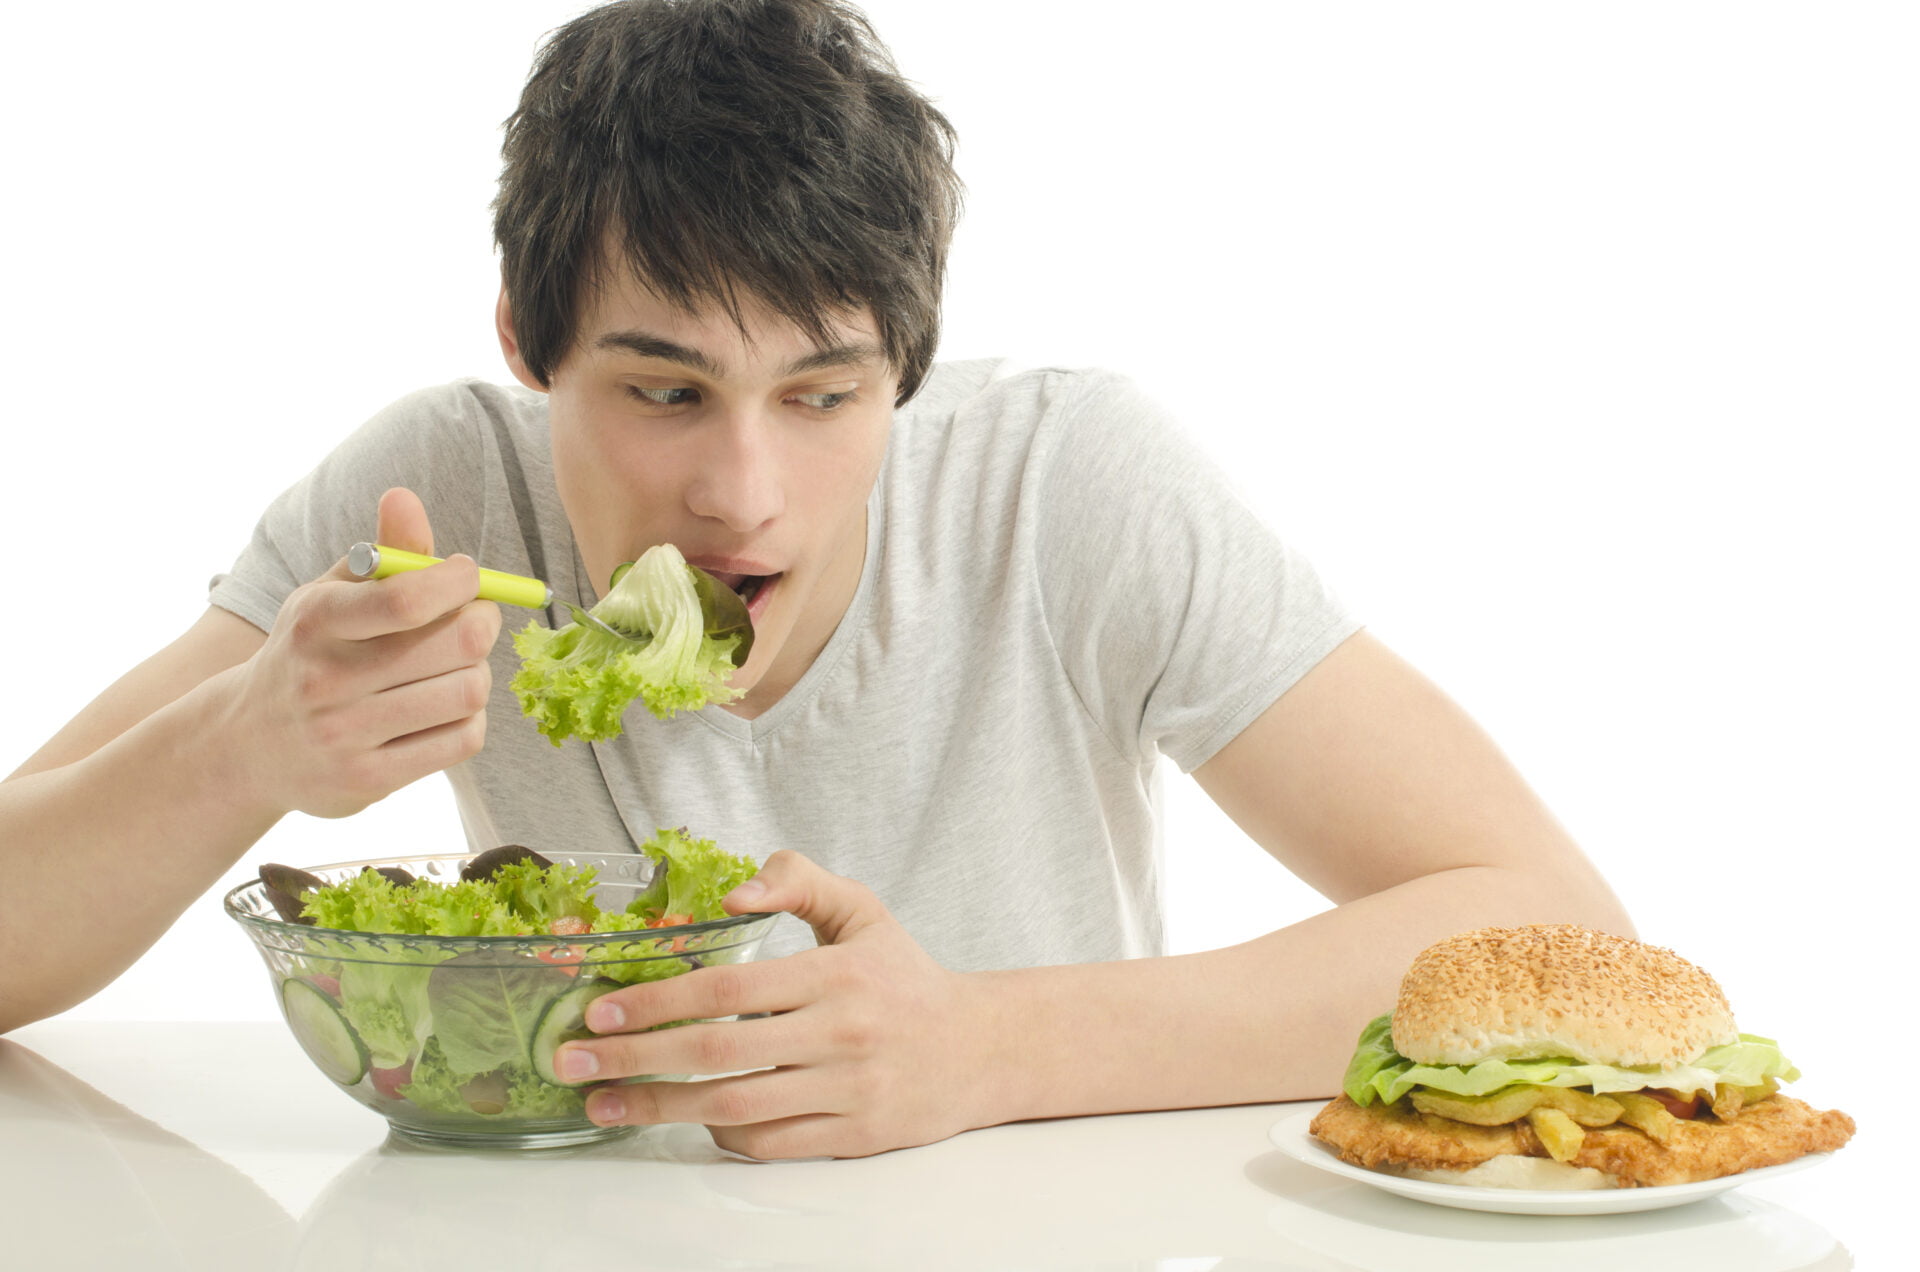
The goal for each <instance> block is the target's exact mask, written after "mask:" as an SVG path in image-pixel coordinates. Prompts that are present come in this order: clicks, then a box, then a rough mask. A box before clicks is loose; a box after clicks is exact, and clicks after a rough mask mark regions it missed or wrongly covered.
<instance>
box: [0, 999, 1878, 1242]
mask: <svg viewBox="0 0 1920 1272" xmlns="http://www.w3.org/2000/svg"><path fill="white" fill-rule="evenodd" d="M1310 1107H1312V1106H1310V1105H1279V1104H1276V1105H1248V1106H1241V1107H1237V1108H1224V1109H1198V1110H1189V1111H1182V1112H1171V1113H1139V1114H1131V1115H1126V1116H1117V1117H1089V1118H1073V1119H1064V1120H1059V1121H1048V1122H1027V1123H1020V1124H1016V1125H1012V1126H1001V1127H993V1128H989V1129H987V1130H981V1131H974V1132H971V1133H969V1134H965V1135H960V1136H956V1137H955V1138H953V1139H950V1140H947V1141H945V1142H943V1143H940V1144H933V1145H929V1146H927V1147H924V1148H916V1149H907V1150H903V1151H900V1152H895V1153H887V1154H882V1155H880V1156H878V1157H872V1158H864V1159H857V1160H848V1161H810V1162H780V1163H762V1162H749V1161H746V1160H744V1159H741V1158H737V1157H734V1156H732V1155H730V1154H727V1153H724V1152H721V1151H720V1150H718V1149H716V1148H715V1147H714V1145H713V1143H712V1141H711V1140H710V1139H709V1138H708V1136H707V1133H706V1131H705V1130H704V1129H702V1128H701V1127H698V1126H669V1127H657V1128H649V1129H645V1130H642V1131H640V1132H638V1133H636V1134H634V1135H632V1136H629V1137H627V1138H626V1139H624V1140H621V1141H619V1142H617V1143H614V1144H611V1145H599V1146H595V1147H591V1148H587V1149H581V1150H571V1151H562V1152H542V1153H523V1154H514V1153H471V1154H461V1153H448V1152H441V1151H433V1150H421V1149H413V1148H410V1147H407V1146H405V1145H403V1144H400V1143H398V1142H389V1141H388V1139H387V1136H386V1128H385V1123H384V1122H382V1121H381V1119H380V1118H379V1117H377V1116H376V1115H375V1114H373V1113H371V1112H369V1111H368V1110H366V1109H363V1108H361V1107H360V1106H359V1105H358V1104H355V1103H354V1102H353V1101H352V1100H350V1099H349V1098H348V1097H346V1096H345V1095H343V1094H341V1093H340V1092H338V1091H336V1090H335V1089H334V1088H333V1087H332V1086H331V1085H330V1084H329V1083H328V1082H327V1081H326V1080H325V1079H324V1078H322V1077H321V1076H320V1075H319V1074H318V1073H317V1072H316V1071H315V1070H314V1069H313V1067H312V1066H311V1065H310V1064H309V1063H308V1062H307V1060H306V1059H305V1057H304V1056H302V1055H301V1054H300V1053H299V1052H298V1050H297V1049H296V1048H295V1046H294V1044H293V1042H292V1039H291V1038H290V1036H289V1035H288V1034H287V1031H286V1029H285V1028H284V1026H282V1025H280V1024H279V1023H277V1022H271V1023H268V1022H262V1023H225V1024H189V1023H138V1024H107V1023H101V1022H94V1021H61V1020H58V1019H56V1020H52V1021H46V1022H42V1023H40V1024H37V1025H32V1026H29V1027H27V1028H25V1029H21V1030H18V1031H16V1032H15V1033H14V1034H12V1035H11V1036H10V1037H9V1038H8V1039H5V1040H0V1219H4V1228H3V1229H0V1266H5V1267H8V1268H13V1267H18V1268H22V1269H25V1268H33V1269H36V1270H37V1269H49V1268H116V1269H118V1268H140V1269H143V1270H149V1269H176V1268H177V1269H183V1270H190V1272H217V1270H220V1269H228V1268H232V1269H247V1270H248V1272H262V1270H266V1269H279V1268H299V1269H323V1270H324V1272H345V1270H347V1269H394V1270H395V1272H418V1270H420V1269H437V1268H447V1269H454V1268H458V1269H462V1272H470V1270H472V1269H481V1268H501V1269H512V1270H514V1272H535V1270H536V1269H550V1268H551V1269H559V1268H567V1269H581V1268H608V1269H612V1268H622V1269H628V1268H633V1269H656V1268H657V1269H673V1270H674V1272H697V1270H699V1269H708V1268H713V1269H721V1268H726V1269H800V1268H829V1269H835V1270H836V1272H857V1270H860V1269H886V1270H888V1272H895V1270H902V1272H923V1270H925V1272H934V1270H938V1269H1000V1268H1005V1269H1065V1268H1072V1269H1076V1270H1078V1272H1091V1270H1102V1272H1104V1270H1106V1269H1114V1270H1119V1269H1126V1270H1127V1272H1210V1270H1218V1272H1242V1270H1247V1269H1283V1268H1284V1269H1369V1270H1378V1272H1452V1270H1454V1269H1459V1270H1461V1272H1500V1270H1502V1269H1508V1268H1512V1269H1525V1272H1541V1269H1552V1270H1553V1272H1587V1270H1588V1269H1596V1270H1597V1269H1606V1270H1607V1272H1621V1270H1623V1269H1624V1270H1627V1272H1652V1270H1655V1269H1665V1268H1676V1269H1686V1272H1722V1270H1725V1272H1790V1270H1797V1269H1803V1268H1819V1269H1829V1268H1850V1267H1853V1266H1855V1260H1856V1259H1857V1260H1858V1266H1860V1267H1863V1268H1899V1267H1911V1266H1914V1265H1913V1264H1911V1263H1909V1262H1907V1261H1906V1260H1907V1258H1908V1257H1909V1256H1910V1255H1911V1249H1910V1247H1908V1246H1907V1243H1906V1241H1905V1240H1904V1239H1903V1237H1902V1234H1901V1233H1899V1232H1898V1231H1897V1230H1896V1228H1895V1226H1894V1223H1893V1221H1892V1220H1891V1219H1887V1220H1885V1221H1882V1220H1881V1218H1880V1216H1882V1215H1884V1214H1887V1213H1888V1212H1889V1211H1897V1210H1898V1209H1900V1208H1904V1206H1905V1204H1906V1203H1905V1202H1904V1201H1903V1200H1902V1199H1901V1198H1900V1197H1898V1196H1897V1195H1895V1194H1894V1193H1893V1192H1892V1191H1891V1190H1890V1189H1888V1190H1880V1189H1878V1188H1877V1187H1876V1185H1877V1184H1878V1183H1879V1182H1881V1181H1882V1180H1884V1179H1885V1178H1886V1176H1885V1175H1883V1174H1881V1172H1880V1171H1879V1170H1878V1169H1876V1166H1877V1163H1876V1161H1875V1160H1874V1158H1873V1157H1872V1156H1871V1155H1870V1154H1871V1152H1872V1147H1871V1143H1870V1139H1869V1141H1868V1142H1865V1143H1856V1144H1855V1145H1852V1146H1850V1147H1849V1148H1847V1149H1846V1150H1844V1151H1843V1152H1841V1153H1840V1154H1838V1155H1836V1156H1835V1157H1834V1158H1833V1159H1832V1160H1829V1161H1827V1162H1824V1163H1823V1164H1821V1165H1820V1166H1818V1167H1816V1168H1814V1169H1810V1170H1806V1171H1803V1172H1801V1173H1799V1174H1795V1175H1791V1176H1788V1177H1785V1178H1782V1179H1777V1180H1774V1181H1772V1182H1770V1183H1765V1184H1761V1185H1755V1186H1753V1187H1749V1188H1741V1189H1738V1190H1735V1191H1733V1192H1730V1193H1727V1194H1724V1195H1723V1196H1721V1197H1719V1198H1715V1199H1712V1200H1709V1201H1704V1202H1699V1203H1696V1204H1693V1205H1688V1206H1684V1207H1679V1208H1675V1209H1671V1210H1661V1211H1651V1212H1647V1213H1642V1214H1627V1215H1612V1216H1594V1217H1576V1218H1567V1217H1542V1216H1512V1215H1494V1214H1480V1213H1475V1212H1471V1211H1464V1210H1454V1209H1449V1208H1443V1207H1438V1206H1430V1205H1424V1204H1422V1203H1420V1202H1417V1201H1409V1200H1406V1199H1402V1198H1397V1197H1392V1196H1389V1195H1387V1194H1385V1193H1382V1192H1379V1191H1377V1190H1375V1189H1372V1188H1370V1187H1367V1186H1365V1185H1361V1184H1354V1183H1348V1182H1345V1181H1343V1180H1340V1179H1337V1178H1334V1177H1333V1176H1330V1175H1327V1174H1325V1173H1323V1172H1320V1171H1317V1170H1315V1169H1313V1168H1311V1167H1308V1166H1305V1165H1302V1164H1300V1163H1298V1162H1295V1161H1292V1160H1289V1159H1288V1158H1286V1157H1285V1156H1283V1155H1282V1154H1280V1153H1279V1152H1277V1151H1275V1149H1274V1148H1273V1146H1272V1145H1271V1144H1270V1143H1269V1142H1268V1139H1267V1132H1268V1129H1269V1128H1270V1127H1271V1126H1273V1125H1274V1124H1275V1123H1276V1122H1277V1121H1279V1120H1280V1119H1281V1118H1283V1117H1285V1116H1288V1115H1290V1114H1292V1113H1294V1112H1297V1111H1298V1110H1300V1109H1302V1108H1310ZM1852 1111H1853V1112H1855V1113H1856V1115H1857V1114H1859V1113H1860V1112H1862V1111H1863V1110H1858V1109H1856V1110H1852ZM1881 1129H1882V1131H1883V1132H1884V1129H1885V1128H1884V1127H1882V1128H1881ZM1872 1130H1873V1128H1872V1127H1869V1128H1868V1136H1869V1137H1870V1136H1871V1134H1872ZM1882 1138H1886V1137H1885V1136H1884V1134H1883V1136H1882ZM1888 1168H1889V1169H1891V1165H1889V1167H1888Z"/></svg>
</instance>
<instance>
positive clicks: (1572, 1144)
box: [1527, 1107, 1587, 1162]
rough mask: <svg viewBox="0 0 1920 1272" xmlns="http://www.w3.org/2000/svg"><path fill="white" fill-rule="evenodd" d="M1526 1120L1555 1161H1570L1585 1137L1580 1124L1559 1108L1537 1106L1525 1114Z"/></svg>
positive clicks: (1585, 1134)
mask: <svg viewBox="0 0 1920 1272" xmlns="http://www.w3.org/2000/svg"><path fill="white" fill-rule="evenodd" d="M1527 1121H1528V1123H1529V1124H1531V1125H1532V1127H1533V1133H1534V1134H1535V1135H1538V1136H1539V1137H1540V1142H1541V1143H1542V1144H1544V1145H1546V1147H1547V1154H1548V1155H1549V1156H1550V1157H1552V1158H1553V1160H1554V1161H1556V1162H1570V1161H1572V1160H1573V1158H1574V1155H1575V1154H1576V1153H1578V1152H1579V1151H1580V1145H1581V1144H1582V1143H1584V1142H1585V1141H1586V1138H1587V1133H1586V1132H1585V1131H1583V1130H1581V1129H1580V1124H1579V1123H1578V1122H1576V1121H1574V1120H1573V1119H1572V1118H1570V1117H1568V1116H1567V1115H1566V1114H1565V1113H1562V1112H1561V1111H1560V1110H1559V1109H1550V1108H1545V1107H1542V1108H1537V1109H1535V1110H1533V1111H1532V1112H1531V1113H1529V1114H1527Z"/></svg>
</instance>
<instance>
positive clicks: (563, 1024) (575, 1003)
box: [527, 976, 621, 1087]
mask: <svg viewBox="0 0 1920 1272" xmlns="http://www.w3.org/2000/svg"><path fill="white" fill-rule="evenodd" d="M620 987H621V986H620V982H619V981H617V980H610V979H609V978H607V977H605V976H596V977H594V978H593V979H592V980H590V981H588V982H587V983H586V984H584V985H575V986H574V987H573V988H572V989H570V990H568V991H567V992H566V993H564V994H562V995H560V996H559V997H558V998H556V999H554V1000H553V1001H552V1002H550V1003H548V1004H547V1009H546V1010H545V1011H543V1012H541V1013H540V1020H539V1023H538V1024H536V1025H534V1027H533V1046H532V1049H531V1051H530V1052H529V1054H528V1056H527V1058H528V1059H529V1060H531V1061H532V1062H533V1068H534V1072H536V1073H538V1074H539V1075H540V1077H541V1078H542V1079H543V1080H544V1081H547V1082H551V1083H552V1084H553V1085H554V1086H561V1087H579V1086H586V1085H587V1084H588V1083H590V1082H592V1081H593V1080H594V1079H592V1078H583V1079H581V1080H580V1081H578V1082H569V1081H567V1080H566V1079H565V1078H563V1077H561V1076H560V1075H559V1074H558V1073H557V1072H555V1071H554V1068H553V1053H554V1051H555V1049H556V1048H558V1047H559V1046H560V1044H561V1043H563V1042H574V1041H576V1040H578V1039H581V1038H593V1037H597V1036H598V1035H596V1034H595V1033H594V1032H593V1030H591V1029H589V1028H587V1004H588V1003H590V1002H592V1001H593V1000H594V999H596V998H598V997H600V995H602V994H605V993H609V992H611V991H613V990H616V989H619V988H620Z"/></svg>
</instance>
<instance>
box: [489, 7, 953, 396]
mask: <svg viewBox="0 0 1920 1272" xmlns="http://www.w3.org/2000/svg"><path fill="white" fill-rule="evenodd" d="M953 141H954V134H953V128H952V125H950V124H949V123H948V122H947V120H946V118H945V117H944V116H942V115H941V114H940V113H939V112H938V111H937V110H935V109H934V108H933V106H932V104H931V103H929V102H928V101H927V100H926V99H925V98H924V97H922V96H921V95H920V94H919V93H918V92H917V91H916V90H915V89H914V88H913V87H912V86H911V85H909V84H908V83H907V82H906V81H905V80H903V79H902V78H901V77H900V75H899V73H898V71H897V70H896V69H895V68H894V65H893V60H892V57H891V55H890V54H889V53H888V52H887V50H886V48H885V47H884V46H883V45H882V44H881V43H880V40H879V37H878V36H876V35H875V34H874V31H873V28H872V27H871V26H870V25H869V24H868V22H867V19H866V18H865V17H864V16H863V15H862V14H860V13H859V12H858V11H857V10H854V9H852V8H850V7H848V6H847V5H845V4H842V3H838V0H622V2H620V3H616V4H609V5H606V6H604V7H603V8H599V9H595V10H593V11H591V12H589V13H586V14H583V15H582V16H580V17H578V18H575V19H574V20H573V21H571V22H569V23H567V24H566V25H565V26H563V27H560V28H559V29H558V30H556V31H554V32H552V33H551V34H550V35H549V37H548V38H547V40H546V42H545V43H544V44H543V45H542V47H541V50H540V54H539V57H538V58H537V60H536V61H535V63H534V68H533V72H532V74H531V75H530V76H529V77H528V79H527V85H526V88H525V90H524V91H523V92H522V94H521V96H520V105H519V109H517V110H516V111H515V112H514V113H513V115H512V117H511V118H509V119H508V120H507V124H506V142H505V144H504V145H503V146H502V147H501V154H502V157H503V158H504V160H505V163H504V166H503V169H502V172H501V176H500V194H499V197H498V198H496V199H495V200H494V204H493V210H494V222H493V226H494V240H495V242H496V243H498V244H499V247H500V253H501V271H502V276H503V279H504V282H505V284H506V291H507V298H508V301H509V303H510V304H511V305H512V308H513V323H514V332H515V335H516V336H517V337H518V341H519V347H520V355H521V357H522V359H523V360H524V361H525V362H526V365H527V368H528V369H529V370H530V371H532V373H533V374H534V375H535V376H536V377H537V378H538V379H539V380H540V382H541V383H543V384H545V383H550V382H551V380H552V376H553V372H554V370H555V368H556V367H558V365H559V364H560V362H561V360H562V359H563V358H564V357H565V356H566V354H567V351H568V350H569V348H570V347H571V346H572V344H573V342H574V339H575V336H576V330H575V328H576V324H577V323H578V321H579V316H580V314H581V312H582V310H583V308H584V305H583V299H584V297H585V295H586V293H587V290H588V289H589V288H591V287H593V286H595V285H597V284H598V283H599V282H601V281H602V280H604V279H606V278H609V277H611V276H612V275H613V274H614V273H616V272H617V271H618V269H619V268H620V266H622V265H623V264H624V265H629V266H631V267H632V268H633V269H634V270H635V271H636V272H637V273H638V274H639V276H640V278H641V279H642V280H643V281H644V282H645V283H646V284H647V285H648V286H649V287H651V288H652V289H653V290H654V291H655V292H656V293H658V294H659V295H660V296H661V297H662V298H663V299H665V300H667V301H669V302H671V303H674V304H677V305H681V306H683V307H686V308H693V307H694V306H695V305H696V304H698V303H700V302H707V303H717V304H719V305H720V306H721V307H722V308H723V310H724V311H725V312H726V313H728V315H729V316H730V317H732V318H733V320H734V322H735V323H736V324H738V325H740V326H741V328H742V329H743V330H744V329H745V319H744V314H743V310H742V306H743V304H744V303H745V302H746V301H747V300H749V299H750V298H758V299H759V300H761V301H762V302H764V303H765V304H767V305H768V306H770V307H771V308H772V309H773V310H775V311H776V312H778V313H779V314H781V315H782V316H784V317H786V318H787V319H788V320H789V321H792V322H793V323H795V324H796V325H797V326H799V327H800V328H801V329H802V330H803V331H805V332H807V334H808V335H809V336H811V337H812V338H813V339H815V340H818V341H821V342H822V343H824V342H825V341H826V340H827V324H828V323H829V322H830V321H832V320H833V318H834V317H835V316H837V315H841V314H844V313H846V312H849V311H853V310H857V309H859V308H861V307H865V308H868V309H870V310H871V311H872V313H873V315H874V319H875V321H876V323H877V325H878V329H879V330H878V335H879V337H880V342H881V344H882V345H883V347H884V348H885V350H886V354H887V358H888V361H889V362H890V363H891V364H892V367H893V369H894V370H895V371H897V372H898V373H899V375H900V392H899V397H898V401H900V402H904V401H906V400H907V398H909V397H910V396H912V394H913V392H914V391H915V390H916V389H917V388H918V387H919V386H920V382H921V381H922V379H924V378H925V376H926V373H927V368H928V366H929V365H930V364H931V363H932V361H933V353H934V348H935V346H936V345H937V344H938V342H939V333H940V288H941V283H942V280H943V277H944V275H945V272H946V257H947V243H948V240H949V238H950V237H951V236H952V233H953V225H954V222H955V220H956V219H957V217H958V215H959V210H960V181H959V178H958V177H957V176H955V174H954V171H953ZM615 243H617V244H618V245H619V250H621V251H623V252H624V260H622V259H613V260H608V259H605V257H606V256H608V255H609V254H610V252H611V250H613V249H609V251H603V250H602V246H603V244H615Z"/></svg>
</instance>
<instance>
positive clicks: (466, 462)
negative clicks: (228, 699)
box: [207, 384, 482, 631]
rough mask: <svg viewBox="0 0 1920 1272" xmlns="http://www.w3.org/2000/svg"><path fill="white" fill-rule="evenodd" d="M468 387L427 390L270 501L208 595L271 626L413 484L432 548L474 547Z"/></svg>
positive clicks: (474, 456)
mask: <svg viewBox="0 0 1920 1272" xmlns="http://www.w3.org/2000/svg"><path fill="white" fill-rule="evenodd" d="M475 423H476V410H475V406H474V403H473V398H472V393H471V391H470V390H469V389H468V387H467V386H466V385H464V384H449V385H442V386H440V387H438V388H432V389H424V390H422V391H420V392H418V393H413V394H410V395H408V396H407V397H404V398H401V399H400V400H399V401H397V402H395V403H393V404H392V405H391V406H388V407H387V408H386V409H384V410H382V411H381V412H380V413H379V414H377V415H375V416H374V417H373V418H372V419H370V420H368V421H367V422H366V423H365V424H363V425H361V426H360V427H359V428H358V429H356V430H355V431H354V432H353V433H352V434H351V435H350V436H349V437H348V438H347V439H346V440H345V441H343V442H342V443H341V444H340V445H339V446H337V447H335V448H334V450H333V451H332V452H331V453H330V454H329V455H328V456H327V457H326V458H325V459H323V460H322V461H321V462H320V464H319V466H318V467H316V468H315V469H314V470H313V471H312V472H310V473H308V474H307V475H306V476H305V477H302V478H301V479H300V480H299V481H297V482H295V483H294V484H293V485H292V486H290V487H288V489H287V490H286V491H284V492H283V493H282V494H281V495H280V497H279V498H277V499H275V500H274V501H273V502H272V503H271V504H270V505H268V507H267V510H266V512H265V513H264V514H263V515H262V516H261V518H260V521H259V524H258V525H256V526H255V527H254V530H253V538H252V540H251V541H250V542H249V543H248V544H247V546H246V548H245V549H244V550H243V551H242V552H241V553H240V555H239V557H238V558H237V559H236V560H235V561H234V563H233V567H232V568H231V569H230V570H228V571H226V572H225V573H223V574H216V575H214V576H213V579H212V581H211V583H209V585H208V594H207V600H208V603H209V604H212V605H217V606H219V607H220V608H221V609H224V610H228V611H230V612H232V613H234V614H237V615H239V616H240V617H241V618H244V619H246V620H247V621H248V622H250V623H252V624H253V625H254V626H256V627H258V628H260V629H261V630H262V631H265V630H267V629H269V628H271V627H272V626H273V621H274V616H275V615H277V614H278V613H279V612H280V606H281V604H282V603H283V602H284V601H285V600H286V599H287V596H288V594H289V593H291V592H292V591H293V590H294V589H295V588H297V587H299V586H300V585H301V584H303V583H307V582H310V581H312V580H313V579H315V578H318V577H319V576H320V575H322V574H324V573H326V572H327V571H328V570H329V569H331V568H332V567H333V564H334V562H336V561H338V560H339V559H340V558H341V557H342V556H344V555H346V551H347V549H348V548H349V547H351V546H352V545H353V544H355V543H358V542H360V541H361V540H371V539H373V538H374V536H375V533H376V532H377V529H378V526H379V503H380V496H381V495H383V494H385V493H386V492H387V491H388V490H389V489H391V488H393V487H395V486H405V487H407V488H408V489H410V490H412V491H413V492H414V493H415V494H417V495H419V496H420V498H421V500H422V502H423V503H424V504H425V505H426V509H427V519H428V521H429V522H430V523H431V524H432V526H433V532H434V552H435V554H436V555H439V556H446V555H447V554H449V553H452V552H459V551H469V552H470V551H472V550H473V549H471V548H463V546H462V544H463V542H473V541H474V540H475V539H476V538H477V533H476V531H477V524H475V523H476V518H477V516H478V502H479V501H478V499H477V497H476V492H477V490H478V482H479V472H480V467H479V466H480V464H481V462H482V448H481V446H480V444H479V440H478V438H477V436H476V429H475Z"/></svg>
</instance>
